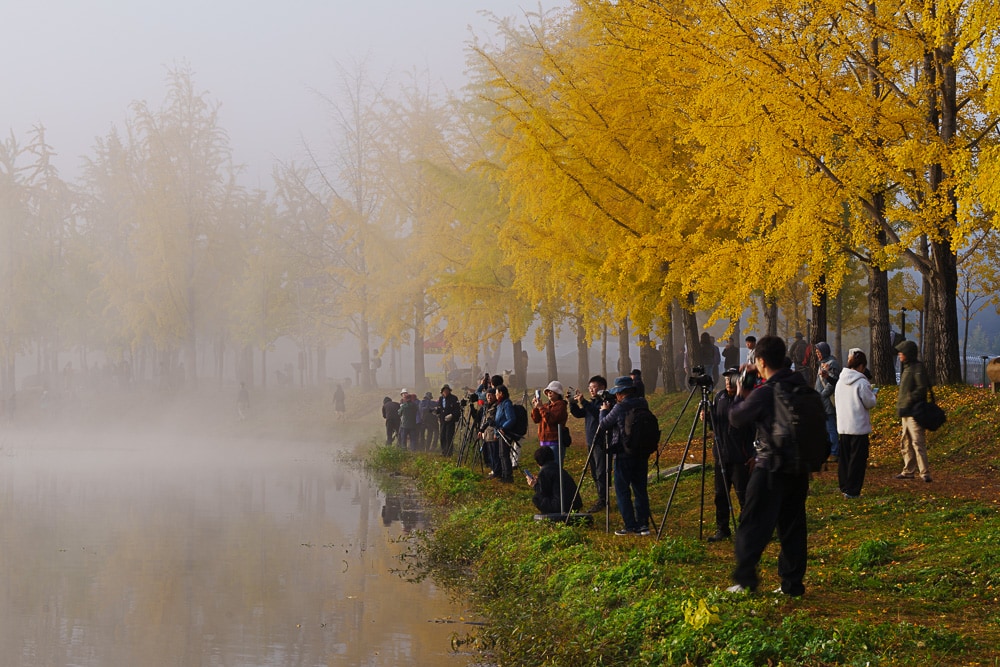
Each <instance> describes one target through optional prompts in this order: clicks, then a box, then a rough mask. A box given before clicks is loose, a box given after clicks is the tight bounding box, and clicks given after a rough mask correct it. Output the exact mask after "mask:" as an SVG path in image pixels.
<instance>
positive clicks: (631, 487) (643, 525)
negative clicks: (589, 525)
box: [600, 375, 649, 535]
mask: <svg viewBox="0 0 1000 667" xmlns="http://www.w3.org/2000/svg"><path fill="white" fill-rule="evenodd" d="M608 393H609V394H610V395H611V396H614V397H615V400H616V403H615V405H614V407H612V405H611V403H610V402H606V403H604V404H603V405H601V419H600V426H601V429H603V430H604V431H605V432H606V433H608V434H610V438H611V444H610V446H609V449H610V451H611V452H612V453H613V454H614V457H615V466H614V468H615V471H614V477H615V496H616V498H617V500H618V511H619V512H621V515H622V520H623V521H624V522H625V527H624V528H621V529H619V530H616V531H615V535H649V494H648V493H647V491H646V484H647V483H648V476H649V458H648V457H644V456H629V455H628V454H626V453H625V446H624V445H625V438H626V436H625V416H626V415H627V414H628V412H629V410H631V409H632V408H635V407H636V406H639V405H643V406H646V407H648V404H647V403H646V399H645V398H641V397H639V396H636V395H635V384H634V383H633V381H632V378H630V377H629V376H627V375H625V376H623V377H620V378H617V379H616V380H615V386H614V387H612V388H611V389H610V390H609V391H608ZM633 494H635V503H634V504H633V501H632V495H633Z"/></svg>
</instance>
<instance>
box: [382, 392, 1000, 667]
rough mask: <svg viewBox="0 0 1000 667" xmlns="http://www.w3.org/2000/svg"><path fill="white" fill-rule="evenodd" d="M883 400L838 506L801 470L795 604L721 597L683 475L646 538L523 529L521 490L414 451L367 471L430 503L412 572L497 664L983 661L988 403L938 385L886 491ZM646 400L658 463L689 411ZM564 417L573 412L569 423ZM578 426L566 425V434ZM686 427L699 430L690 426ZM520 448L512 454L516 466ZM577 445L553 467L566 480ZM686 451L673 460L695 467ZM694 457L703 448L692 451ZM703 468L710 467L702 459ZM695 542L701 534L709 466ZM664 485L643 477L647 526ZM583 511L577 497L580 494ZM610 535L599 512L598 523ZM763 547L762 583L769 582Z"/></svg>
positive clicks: (991, 598) (989, 596) (525, 508)
mask: <svg viewBox="0 0 1000 667" xmlns="http://www.w3.org/2000/svg"><path fill="white" fill-rule="evenodd" d="M894 392H895V390H894V389H893V388H889V387H886V388H884V389H883V390H882V392H881V393H880V394H879V403H880V405H879V407H877V408H876V410H875V411H874V413H873V420H874V423H875V432H874V433H873V437H872V454H871V464H870V468H869V471H868V477H867V480H866V483H865V488H864V491H863V495H862V496H861V498H859V499H854V500H847V499H844V498H843V497H842V496H841V494H840V493H839V492H838V490H837V481H836V472H835V470H833V469H832V468H831V470H830V471H827V472H822V473H819V474H818V475H816V476H815V478H814V480H813V483H812V487H811V494H810V498H809V503H808V508H807V509H808V517H809V570H808V572H807V575H806V581H805V583H806V589H807V590H806V595H805V596H804V597H802V598H797V599H791V598H788V597H786V596H782V595H780V594H773V593H761V594H758V595H755V596H747V595H732V594H728V593H726V592H725V590H724V589H725V587H726V586H728V585H729V584H730V581H729V572H730V570H731V568H732V565H733V555H732V543H731V542H720V543H716V544H708V543H706V542H704V541H703V540H701V539H699V516H700V500H701V477H700V475H696V474H693V475H690V476H685V477H683V478H682V479H681V481H680V483H679V485H678V488H677V493H676V496H675V499H674V504H673V506H672V507H671V509H670V512H669V514H668V515H667V520H666V523H665V526H664V531H663V534H662V536H661V538H660V539H659V540H655V539H652V538H642V537H637V536H636V537H625V538H622V537H616V536H614V535H613V534H607V533H605V531H604V520H603V516H601V517H599V518H598V520H597V521H596V522H595V526H593V527H568V526H563V525H554V524H551V523H547V522H543V523H539V522H535V521H534V520H533V519H532V513H533V507H532V504H531V500H530V497H531V494H530V491H529V490H528V488H527V487H526V486H525V485H524V484H523V483H521V482H522V480H521V479H517V483H516V484H515V485H512V486H511V485H506V486H505V485H501V484H499V483H496V482H494V481H492V480H490V479H488V478H487V477H486V476H485V475H484V474H483V473H482V472H481V471H480V470H479V469H472V468H468V467H458V466H456V465H454V464H453V463H452V462H451V461H446V460H443V459H442V458H440V457H439V456H435V455H431V454H421V455H408V454H402V453H400V452H398V451H390V450H386V449H385V448H381V447H380V448H376V449H375V451H374V453H373V454H371V455H370V457H369V462H370V464H372V465H374V466H376V467H381V468H384V469H396V470H401V471H403V472H404V473H406V474H408V475H412V476H413V477H414V478H415V479H416V480H417V483H418V485H419V487H420V488H421V489H422V491H423V493H424V494H425V496H426V497H427V498H429V499H431V500H432V501H433V502H434V503H435V504H437V505H438V506H439V507H440V509H441V517H440V519H439V520H438V521H437V522H436V524H437V529H436V530H435V532H434V533H432V534H428V535H425V536H424V537H423V538H422V539H420V540H418V541H415V542H414V544H413V550H414V552H415V553H414V554H412V555H413V556H414V557H413V558H409V559H408V562H409V563H410V564H411V565H410V566H411V568H414V572H413V573H414V574H417V575H425V574H430V575H431V576H434V577H435V578H436V579H437V580H438V581H439V582H441V583H443V584H445V585H448V586H451V587H454V588H455V589H456V590H457V591H459V592H460V593H461V595H462V596H463V597H465V598H467V599H469V600H470V601H471V603H472V604H473V605H474V606H475V608H476V610H477V611H478V612H480V613H481V614H483V615H484V616H485V617H486V618H488V619H489V620H490V624H489V625H488V626H486V627H484V628H482V630H481V631H480V632H479V634H478V636H477V637H475V638H474V639H475V641H476V643H477V644H478V645H479V646H482V647H485V650H486V651H487V653H488V654H489V655H490V658H491V660H493V661H495V662H496V663H497V664H504V665H515V664H516V665H689V664H690V665H768V664H770V665H779V664H782V665H920V666H925V665H997V664H1000V658H998V656H1000V648H998V647H1000V605H998V596H1000V593H998V590H997V589H998V586H1000V506H998V499H1000V494H998V486H1000V484H998V479H997V471H998V465H1000V447H998V438H1000V410H998V403H997V399H996V398H995V397H993V396H991V395H990V394H989V393H988V392H986V391H983V390H975V389H972V388H967V387H955V388H951V387H942V388H939V389H938V390H937V394H938V400H939V402H941V403H942V404H943V406H944V407H945V408H946V410H947V412H948V414H949V421H948V423H947V424H946V425H945V426H944V427H943V428H942V429H941V430H940V431H938V432H937V433H934V434H932V435H931V436H930V440H929V457H930V462H931V470H932V472H933V476H934V482H933V483H930V484H925V483H923V482H922V481H920V480H917V481H899V480H895V479H893V475H894V474H895V473H896V472H898V471H899V468H900V465H901V464H900V459H899V452H898V444H897V436H898V432H897V429H898V426H897V422H896V418H895V415H894V409H893V407H892V406H893V405H894V403H895V393H894ZM686 398H687V395H686V394H683V395H670V396H664V395H655V396H653V397H652V398H651V401H650V402H651V404H652V406H653V408H654V411H656V412H657V414H660V415H661V423H662V425H663V426H664V427H665V429H664V433H665V434H666V432H667V431H669V430H670V428H671V426H673V424H674V423H678V428H677V431H676V433H675V435H674V437H673V438H672V439H671V442H670V443H669V444H668V445H667V446H665V447H664V450H663V453H662V455H661V466H662V467H664V468H666V467H668V466H672V465H676V464H677V463H678V462H679V461H680V458H681V456H682V452H683V450H684V445H685V442H686V439H687V435H688V431H689V429H690V427H691V421H692V413H693V409H694V406H693V405H692V406H690V407H689V408H688V411H687V413H686V414H684V415H682V416H681V419H680V421H679V422H678V421H677V415H678V412H679V411H680V409H681V406H682V405H683V403H684V400H685V399H686ZM571 422H573V420H571ZM580 424H581V422H575V423H574V424H572V425H573V426H574V430H576V433H575V434H574V435H575V436H577V437H574V441H575V442H577V443H582V442H583V437H582V432H581V430H580ZM699 432H700V429H699ZM533 446H534V445H533V444H532V443H530V442H529V443H527V445H526V447H525V452H524V455H523V460H530V457H531V451H532V449H533ZM584 454H585V452H584V448H583V447H581V446H577V445H574V447H572V448H571V451H570V453H569V456H568V458H567V468H568V469H569V470H571V471H572V472H573V474H574V477H576V476H577V475H578V474H579V471H580V470H581V469H582V466H583V457H584ZM701 456H702V452H701V446H700V442H696V446H695V447H694V448H693V450H692V452H690V456H689V457H688V461H689V462H692V461H694V462H700V460H701ZM709 456H710V454H709ZM709 463H710V461H709ZM706 484H707V488H706V497H705V515H704V516H705V524H704V535H706V536H707V535H709V534H711V533H712V532H714V525H713V523H714V520H713V516H714V515H713V510H712V507H711V502H712V501H711V492H710V488H711V473H710V472H709V475H708V479H707V480H706ZM672 486H673V481H672V480H666V479H665V480H662V481H660V482H657V483H653V484H651V485H650V497H651V503H652V508H653V513H654V521H655V522H657V523H658V522H659V521H660V519H661V518H662V517H663V512H664V508H665V506H666V503H667V498H668V496H669V494H670V491H671V488H672ZM583 494H584V502H585V504H587V503H589V502H592V501H593V499H594V493H593V488H592V486H590V485H589V482H585V483H584V488H583ZM618 526H620V518H619V517H618V516H617V513H616V512H612V515H611V529H612V531H613V530H614V529H615V528H616V527H618ZM777 553H778V549H777V545H776V544H772V545H771V546H770V547H769V548H768V550H767V551H766V552H765V555H764V558H763V560H762V562H761V574H762V582H761V590H762V591H769V590H773V589H774V588H776V587H777V586H778V584H779V581H778V578H777V574H776V567H777V563H776V561H777Z"/></svg>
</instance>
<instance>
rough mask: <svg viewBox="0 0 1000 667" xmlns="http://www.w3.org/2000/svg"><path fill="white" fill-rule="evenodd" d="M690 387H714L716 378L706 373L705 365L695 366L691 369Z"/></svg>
mask: <svg viewBox="0 0 1000 667" xmlns="http://www.w3.org/2000/svg"><path fill="white" fill-rule="evenodd" d="M688 386H689V387H714V386H715V379H714V378H713V377H712V376H711V375H706V374H705V367H704V366H695V367H694V368H692V369H691V375H690V377H688Z"/></svg>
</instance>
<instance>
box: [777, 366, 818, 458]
mask: <svg viewBox="0 0 1000 667" xmlns="http://www.w3.org/2000/svg"><path fill="white" fill-rule="evenodd" d="M771 440H772V442H771V446H772V449H773V456H774V460H773V461H772V462H771V464H770V465H769V469H770V470H773V471H778V472H788V473H801V472H806V471H808V472H819V471H820V469H821V468H822V467H823V464H824V463H825V462H826V459H827V458H828V457H829V456H830V438H829V436H828V435H827V432H826V409H825V408H824V407H823V398H822V397H821V396H820V395H819V392H818V391H816V390H815V389H813V388H812V387H809V386H807V385H793V384H789V383H785V382H779V383H777V384H775V385H774V425H773V426H772V428H771Z"/></svg>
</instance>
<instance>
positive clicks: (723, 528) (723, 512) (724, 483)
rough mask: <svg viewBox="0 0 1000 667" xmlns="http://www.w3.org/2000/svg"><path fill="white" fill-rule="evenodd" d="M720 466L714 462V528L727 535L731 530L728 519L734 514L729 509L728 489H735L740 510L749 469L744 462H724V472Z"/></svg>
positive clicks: (729, 496)
mask: <svg viewBox="0 0 1000 667" xmlns="http://www.w3.org/2000/svg"><path fill="white" fill-rule="evenodd" d="M722 468H723V467H722V466H720V465H719V464H718V463H716V464H715V529H716V530H718V531H719V532H720V533H723V534H726V535H729V534H730V533H731V532H732V530H731V529H730V527H729V519H730V517H731V516H733V515H734V514H735V512H732V511H731V509H730V505H731V503H732V496H731V495H730V493H729V490H730V489H733V490H735V491H736V499H737V500H738V501H739V503H740V509H741V510H742V509H743V505H745V504H746V497H747V482H749V481H750V470H749V468H747V465H746V463H726V464H725V472H723V470H722ZM733 509H735V508H733Z"/></svg>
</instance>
